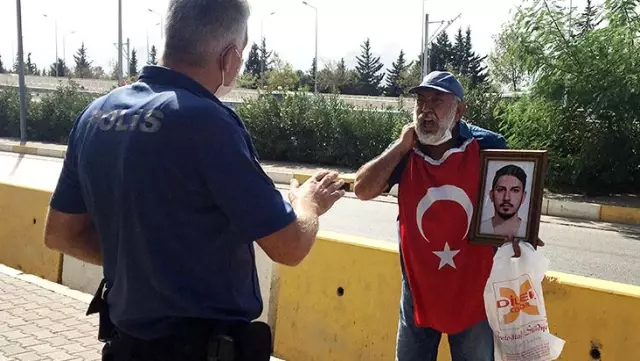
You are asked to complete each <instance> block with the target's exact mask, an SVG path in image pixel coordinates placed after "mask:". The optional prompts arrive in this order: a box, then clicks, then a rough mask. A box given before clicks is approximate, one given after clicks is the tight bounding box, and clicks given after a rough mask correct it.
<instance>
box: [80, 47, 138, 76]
mask: <svg viewBox="0 0 640 361" xmlns="http://www.w3.org/2000/svg"><path fill="white" fill-rule="evenodd" d="M134 51H135V50H134ZM73 60H74V61H75V63H76V69H75V75H76V77H78V78H81V79H82V78H91V77H92V76H93V74H92V73H91V63H92V62H91V61H89V59H88V57H87V48H85V46H84V42H83V43H82V44H81V45H80V48H79V49H78V51H77V52H76V54H75V55H74V56H73Z"/></svg>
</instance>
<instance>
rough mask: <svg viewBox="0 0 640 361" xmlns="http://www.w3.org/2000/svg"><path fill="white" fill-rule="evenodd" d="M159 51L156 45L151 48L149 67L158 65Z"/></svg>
mask: <svg viewBox="0 0 640 361" xmlns="http://www.w3.org/2000/svg"><path fill="white" fill-rule="evenodd" d="M157 57H158V50H157V49H156V46H155V45H152V46H151V51H149V61H148V62H147V64H149V65H158V59H157Z"/></svg>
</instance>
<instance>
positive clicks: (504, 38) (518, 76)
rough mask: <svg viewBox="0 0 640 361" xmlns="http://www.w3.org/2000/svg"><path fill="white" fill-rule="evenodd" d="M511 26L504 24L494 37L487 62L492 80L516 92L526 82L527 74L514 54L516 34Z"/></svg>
mask: <svg viewBox="0 0 640 361" xmlns="http://www.w3.org/2000/svg"><path fill="white" fill-rule="evenodd" d="M512 26H513V25H506V26H504V27H503V29H502V31H501V32H500V34H498V35H497V36H495V37H494V41H495V48H494V50H493V52H491V53H490V54H489V58H488V63H489V71H490V73H491V78H492V80H493V82H494V83H496V84H499V85H508V86H509V88H510V89H511V91H513V92H517V91H519V90H520V89H521V88H522V87H523V86H524V85H525V84H526V79H527V74H526V72H525V71H524V69H523V64H522V62H521V61H520V59H519V56H518V54H516V49H515V45H516V44H517V34H516V32H514V31H513V29H512Z"/></svg>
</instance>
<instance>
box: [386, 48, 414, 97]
mask: <svg viewBox="0 0 640 361" xmlns="http://www.w3.org/2000/svg"><path fill="white" fill-rule="evenodd" d="M404 56H405V54H404V51H402V50H400V55H399V56H398V59H397V60H396V61H395V62H394V63H392V64H391V69H389V70H388V74H387V89H386V94H387V95H388V96H391V97H398V96H400V95H402V94H404V87H403V82H402V79H403V78H404V77H406V76H407V70H408V69H409V67H410V66H411V64H407V61H406V59H405V58H404Z"/></svg>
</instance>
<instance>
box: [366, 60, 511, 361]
mask: <svg viewBox="0 0 640 361" xmlns="http://www.w3.org/2000/svg"><path fill="white" fill-rule="evenodd" d="M411 93H413V94H415V95H416V103H415V110H414V121H413V124H410V125H408V126H406V127H405V128H404V129H403V131H402V134H401V136H400V138H399V139H398V140H397V141H396V142H395V143H393V144H392V145H391V146H390V147H389V148H388V149H387V150H385V151H384V152H383V153H382V154H381V155H380V156H378V157H377V158H375V159H374V160H372V161H370V162H369V163H367V164H365V165H364V166H363V167H362V168H361V169H360V170H359V171H358V172H357V175H356V180H355V193H356V195H357V196H358V198H360V199H361V200H370V199H373V198H375V197H377V196H379V195H380V194H382V193H383V192H385V191H386V190H388V189H390V188H391V187H392V186H394V185H396V184H398V186H399V193H398V206H399V215H398V220H397V223H398V228H399V230H398V233H399V236H400V255H401V257H400V264H401V270H402V276H403V282H402V297H401V304H400V322H399V325H398V338H397V350H396V355H397V356H396V360H398V361H417V360H421V361H422V360H434V361H435V360H436V358H437V352H438V345H439V343H440V339H441V336H442V333H446V334H448V336H449V343H450V345H451V356H452V359H453V361H464V360H467V361H492V360H493V354H494V352H493V334H492V331H491V329H490V327H489V324H488V322H487V319H486V315H485V309H484V301H483V292H484V287H485V283H486V281H487V279H488V277H489V273H490V271H491V267H492V264H493V256H494V248H493V247H488V246H479V245H472V244H469V242H468V234H469V228H470V227H469V224H470V221H471V217H472V215H473V212H474V211H475V210H474V209H473V207H474V204H475V203H476V202H475V201H476V198H477V193H478V186H479V184H480V183H481V180H480V176H481V175H480V150H482V149H489V148H493V149H502V148H506V147H507V144H506V141H505V139H504V137H503V136H501V135H499V134H496V133H493V132H490V131H488V130H485V129H482V128H479V127H476V126H473V125H470V124H467V123H466V122H464V121H463V120H461V118H462V116H463V114H464V112H465V103H464V94H463V89H462V86H461V84H460V83H459V82H458V80H457V79H456V78H455V77H454V76H453V75H452V74H450V73H448V72H441V71H434V72H432V73H430V74H428V75H427V76H426V77H425V78H424V80H423V82H422V83H421V84H420V85H419V86H418V87H416V88H413V89H412V90H411ZM514 249H516V253H518V252H519V248H517V242H515V241H514Z"/></svg>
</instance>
